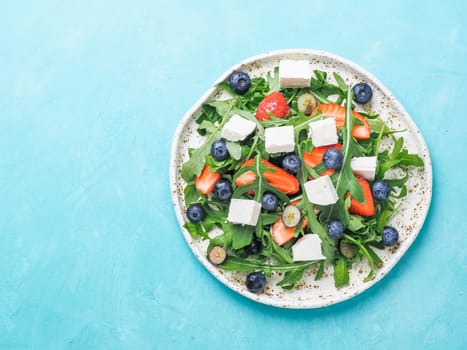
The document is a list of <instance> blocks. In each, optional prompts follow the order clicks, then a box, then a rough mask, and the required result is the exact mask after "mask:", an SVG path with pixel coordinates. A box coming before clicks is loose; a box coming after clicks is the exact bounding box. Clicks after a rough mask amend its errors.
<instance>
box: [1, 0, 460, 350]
mask: <svg viewBox="0 0 467 350" xmlns="http://www.w3.org/2000/svg"><path fill="white" fill-rule="evenodd" d="M164 3H167V4H163V2H162V1H127V2H124V1H63V0H54V1H52V0H49V1H41V2H39V1H36V2H32V1H30V2H26V1H24V2H22V1H15V2H13V1H9V2H4V3H3V5H2V6H1V11H0V64H1V65H0V348H1V349H157V348H159V349H169V348H173V349H184V348H195V349H200V348H201V347H202V346H203V347H204V348H207V349H211V348H212V349H215V348H224V347H225V346H227V347H228V348H237V349H241V348H271V349H273V348H277V347H278V346H279V344H283V345H286V346H285V348H290V349H310V348H313V349H336V348H343V349H349V348H359V349H364V348H373V349H390V348H391V349H392V348H396V349H399V348H401V349H402V348H404V349H408V348H410V349H418V348H423V349H441V348H443V349H461V348H464V349H465V348H467V342H466V338H465V335H464V334H465V333H464V331H465V330H466V324H467V313H466V301H465V299H466V295H465V289H466V286H467V267H466V266H467V263H466V254H465V252H466V249H465V247H466V243H465V235H466V225H467V222H466V217H467V215H466V214H465V198H466V196H467V193H466V186H467V183H466V175H465V171H466V165H465V162H466V157H465V151H466V150H467V147H466V146H467V145H466V136H465V135H466V131H467V127H466V126H467V124H466V118H467V116H466V112H465V94H466V91H467V65H466V62H467V29H466V23H467V15H466V12H467V6H466V5H464V4H465V2H464V1H461V0H459V1H444V2H439V1H431V2H430V1H419V2H414V1H387V2H376V1H352V2H347V4H346V5H343V4H341V2H339V3H338V2H332V1H319V2H318V1H293V2H276V4H275V5H274V4H272V2H264V3H263V5H260V2H255V3H256V4H253V2H252V1H233V0H232V1H220V2H219V3H218V4H216V2H214V1H212V2H210V4H209V5H208V4H207V3H208V2H207V1H206V2H203V3H204V4H199V3H198V2H195V1H185V2H181V1H178V0H172V1H168V2H164ZM294 47H303V48H314V49H321V50H327V51H331V52H334V53H336V54H339V55H341V56H344V57H347V58H349V59H351V60H353V61H355V62H356V63H358V64H360V65H361V66H363V67H364V68H366V69H367V70H369V71H370V72H372V73H374V74H375V75H376V76H377V77H379V78H380V80H381V81H382V82H383V83H384V84H386V86H387V87H388V88H389V89H390V90H391V91H392V92H393V93H394V94H395V95H396V96H397V97H398V98H399V99H400V101H401V102H402V104H403V105H404V106H405V107H406V109H407V110H408V111H409V113H410V114H411V115H412V117H413V118H414V120H415V122H416V123H417V124H418V126H419V127H420V129H421V131H422V133H423V135H424V136H425V138H426V141H427V143H428V145H429V147H430V150H431V154H432V158H433V166H434V194H433V203H432V207H431V210H430V213H429V218H428V220H427V222H426V224H425V226H424V228H423V230H422V232H421V234H420V236H419V238H418V239H417V240H416V242H415V243H414V245H413V246H412V248H411V249H410V250H409V252H408V254H407V255H406V256H405V257H404V258H403V259H402V260H401V262H400V264H398V265H397V266H396V267H395V268H394V270H393V271H392V272H391V273H390V274H389V276H388V277H387V278H385V279H384V280H383V281H381V282H380V283H379V284H377V285H376V286H375V287H373V288H371V289H370V290H369V291H367V292H366V293H364V294H362V295H360V296H358V297H357V298H355V299H353V300H350V301H348V302H345V303H342V304H338V305H335V306H332V307H329V308H325V309H320V310H283V309H276V308H272V307H267V306H264V305H259V304H255V303H254V302H251V301H249V300H247V299H245V298H243V297H241V296H239V295H236V294H234V293H233V292H231V291H230V290H229V289H227V288H226V287H224V286H223V285H221V284H220V283H219V282H217V281H216V280H215V279H214V278H213V277H212V276H211V275H210V274H209V273H208V272H207V271H206V270H205V269H204V268H203V267H202V266H201V265H200V264H199V263H198V262H197V261H196V260H195V258H194V256H193V255H192V253H191V251H190V249H189V248H188V246H187V244H186V242H185V240H184V238H183V236H182V234H181V232H180V229H179V227H178V225H177V222H176V219H175V215H174V213H173V210H172V203H171V199H170V191H169V185H168V182H169V179H168V164H169V150H170V144H171V139H172V135H173V132H174V131H175V128H176V125H177V123H178V122H179V121H180V119H181V118H182V116H183V114H184V113H185V111H186V110H187V109H188V108H189V107H190V106H191V105H192V104H193V103H194V102H195V101H196V100H197V99H198V98H199V96H201V94H203V93H204V91H205V90H206V89H207V88H208V87H209V86H210V84H212V83H213V82H214V81H215V80H216V79H217V78H218V76H219V75H220V74H221V73H223V72H224V71H225V70H226V69H227V68H229V67H230V66H232V65H233V64H235V63H237V62H239V61H240V60H242V59H244V58H247V57H249V56H252V55H255V54H258V53H263V52H266V51H270V50H275V49H281V48H294ZM248 344H249V345H248Z"/></svg>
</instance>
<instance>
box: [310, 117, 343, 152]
mask: <svg viewBox="0 0 467 350" xmlns="http://www.w3.org/2000/svg"><path fill="white" fill-rule="evenodd" d="M310 137H311V142H312V143H313V146H315V147H320V146H327V145H334V144H336V143H337V141H338V137H337V128H336V120H335V119H334V118H326V119H321V120H317V121H315V122H311V123H310Z"/></svg>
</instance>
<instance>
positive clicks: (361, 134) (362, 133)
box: [313, 103, 371, 140]
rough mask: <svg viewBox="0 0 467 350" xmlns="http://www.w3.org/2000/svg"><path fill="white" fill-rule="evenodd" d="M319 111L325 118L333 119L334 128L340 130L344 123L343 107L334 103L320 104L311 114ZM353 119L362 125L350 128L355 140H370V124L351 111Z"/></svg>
mask: <svg viewBox="0 0 467 350" xmlns="http://www.w3.org/2000/svg"><path fill="white" fill-rule="evenodd" d="M318 110H320V111H321V113H322V114H323V115H325V116H326V117H330V118H334V119H335V120H336V126H337V128H338V129H342V128H343V127H344V123H345V107H344V106H341V105H338V104H335V103H322V104H319V105H317V106H316V107H315V109H314V110H313V113H315V112H316V111H318ZM352 114H353V116H354V117H355V118H357V119H358V120H360V121H361V122H362V123H363V125H354V127H353V128H352V135H353V137H355V138H356V139H357V140H366V139H369V138H370V133H371V128H370V124H368V121H367V120H366V118H365V117H364V116H362V115H361V114H359V113H357V112H355V111H352Z"/></svg>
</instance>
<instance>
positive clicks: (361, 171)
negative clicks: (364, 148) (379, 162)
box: [350, 157, 376, 181]
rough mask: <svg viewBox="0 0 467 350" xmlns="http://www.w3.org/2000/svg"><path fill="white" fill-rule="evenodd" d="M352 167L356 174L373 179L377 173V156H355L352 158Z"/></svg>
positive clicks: (369, 179)
mask: <svg viewBox="0 0 467 350" xmlns="http://www.w3.org/2000/svg"><path fill="white" fill-rule="evenodd" d="M350 167H351V168H352V171H353V173H354V174H355V175H359V176H361V177H363V178H364V179H367V180H368V181H373V180H374V179H375V174H376V157H354V158H352V159H351V160H350Z"/></svg>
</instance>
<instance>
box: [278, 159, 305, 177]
mask: <svg viewBox="0 0 467 350" xmlns="http://www.w3.org/2000/svg"><path fill="white" fill-rule="evenodd" d="M301 166H302V161H301V160H300V158H299V157H298V156H297V155H296V154H289V155H286V156H285V157H284V158H283V159H282V168H283V169H284V170H285V171H287V172H289V173H291V174H296V173H298V171H299V170H300V167H301Z"/></svg>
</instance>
